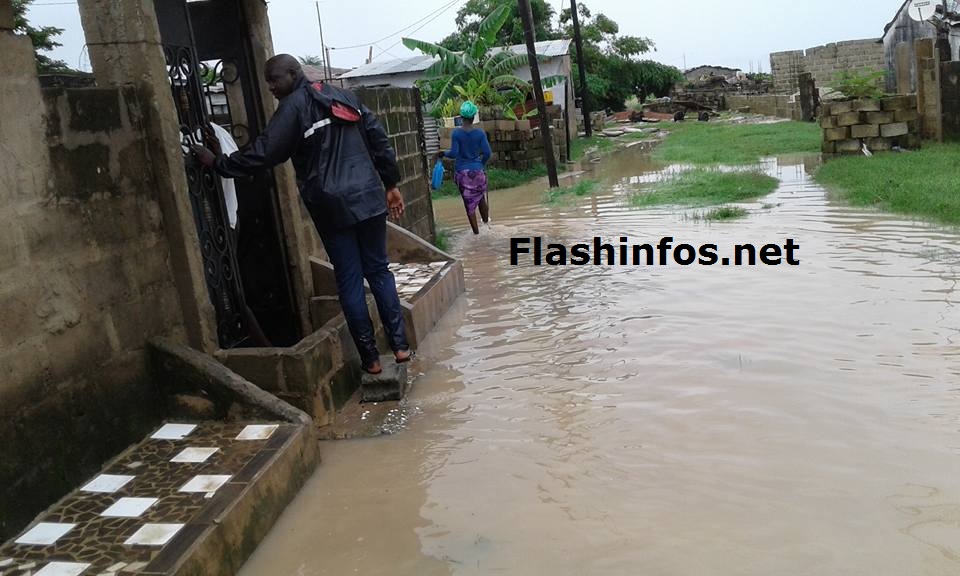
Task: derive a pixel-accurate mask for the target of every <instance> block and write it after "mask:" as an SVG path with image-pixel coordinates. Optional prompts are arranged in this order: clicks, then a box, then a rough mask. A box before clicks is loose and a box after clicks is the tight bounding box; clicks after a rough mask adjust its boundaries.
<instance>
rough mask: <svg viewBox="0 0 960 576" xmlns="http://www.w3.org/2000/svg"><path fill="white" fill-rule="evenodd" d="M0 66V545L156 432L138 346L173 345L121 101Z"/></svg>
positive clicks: (163, 262)
mask: <svg viewBox="0 0 960 576" xmlns="http://www.w3.org/2000/svg"><path fill="white" fill-rule="evenodd" d="M0 53H2V54H3V55H4V57H3V58H2V59H0V77H2V78H3V82H0V142H2V144H3V154H2V156H0V439H2V442H0V540H2V539H5V538H6V537H8V536H10V535H11V534H12V533H13V532H15V531H17V530H18V529H20V528H22V527H23V526H24V525H25V524H26V523H27V522H29V521H30V520H31V519H32V518H33V516H34V515H35V514H36V513H37V512H39V511H40V510H42V509H43V508H45V507H46V506H48V505H49V504H50V503H52V502H53V501H55V500H56V499H57V498H59V497H61V496H62V495H63V494H65V493H66V492H68V491H69V490H71V489H73V488H75V487H76V486H77V485H78V483H79V482H81V481H82V480H83V479H85V478H87V477H89V476H90V475H91V474H93V473H94V472H95V471H96V470H98V469H99V467H100V466H101V464H102V463H103V462H104V461H105V460H106V459H108V458H110V457H112V456H114V455H115V454H116V453H117V452H119V451H120V450H121V449H123V448H125V447H126V446H128V445H129V444H130V443H131V442H133V441H136V440H139V439H140V438H142V437H143V435H144V434H145V433H146V431H147V430H149V429H150V427H152V426H154V425H155V424H156V422H157V421H159V419H160V417H161V414H160V413H159V410H160V408H159V407H160V406H161V402H159V401H158V398H157V392H156V389H155V387H154V385H153V383H152V382H151V381H150V379H149V377H148V373H147V355H146V352H145V342H146V340H147V338H149V337H152V336H156V335H168V336H173V337H175V338H178V339H180V340H184V339H185V338H186V336H185V334H184V328H183V323H184V322H183V319H182V313H181V307H180V304H179V300H178V294H177V291H176V289H175V287H174V283H173V280H172V278H173V275H172V273H171V268H170V265H169V264H170V254H169V250H168V248H167V244H166V239H165V235H164V232H163V222H162V219H161V212H160V207H159V205H158V202H157V198H156V197H155V196H156V187H155V185H154V184H153V182H152V181H151V178H152V176H151V170H150V163H149V162H148V160H147V158H146V155H145V143H144V141H143V139H142V136H141V132H140V131H139V129H138V124H139V122H140V119H141V113H142V112H143V110H141V108H140V106H139V105H138V103H137V98H136V95H135V94H134V93H133V92H131V91H122V90H120V89H114V88H90V89H67V90H62V89H61V90H53V91H49V92H42V91H41V89H40V86H39V83H38V81H37V78H36V76H35V66H34V61H33V50H32V46H31V44H30V40H29V39H27V38H24V37H19V36H15V35H13V34H11V33H9V32H4V31H0Z"/></svg>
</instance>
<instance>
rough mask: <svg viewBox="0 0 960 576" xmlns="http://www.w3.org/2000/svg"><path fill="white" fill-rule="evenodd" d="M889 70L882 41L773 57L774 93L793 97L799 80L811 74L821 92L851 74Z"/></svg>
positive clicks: (832, 45) (843, 44) (771, 55)
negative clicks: (841, 77) (838, 79)
mask: <svg viewBox="0 0 960 576" xmlns="http://www.w3.org/2000/svg"><path fill="white" fill-rule="evenodd" d="M885 68H886V60H885V59H884V48H883V43H882V42H881V41H880V40H878V39H867V40H848V41H845V42H836V43H833V44H826V45H824V46H816V47H814V48H808V49H807V50H806V51H802V50H792V51H788V52H775V53H773V54H770V70H771V72H772V73H773V86H774V91H775V92H777V93H780V94H793V93H795V92H797V91H798V90H799V82H798V76H799V75H800V74H801V73H803V72H809V73H811V74H812V75H813V79H814V81H815V82H816V84H817V87H818V88H823V87H826V86H832V85H833V84H834V82H835V79H836V76H837V74H838V73H840V72H844V71H847V70H850V71H859V72H867V71H873V70H883V69H885Z"/></svg>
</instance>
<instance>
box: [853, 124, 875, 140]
mask: <svg viewBox="0 0 960 576" xmlns="http://www.w3.org/2000/svg"><path fill="white" fill-rule="evenodd" d="M879 135H880V126H878V125H876V124H857V125H856V126H851V127H850V136H851V137H852V138H876V137H877V136H879Z"/></svg>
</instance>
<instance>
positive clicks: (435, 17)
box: [377, 0, 460, 56]
mask: <svg viewBox="0 0 960 576" xmlns="http://www.w3.org/2000/svg"><path fill="white" fill-rule="evenodd" d="M459 1H460V0H456V1H455V2H452V3H450V4H448V5H447V7H446V8H444V9H443V10H442V11H441V12H440V13H439V14H437V15H436V16H434V17H433V18H431V19H430V20H428V21H426V22H424V23H423V25H421V26H420V27H419V28H417V29H416V30H411V31H410V33H411V34H414V33H416V32H418V31H419V30H422V29H423V28H424V27H426V25H427V24H429V23H431V22H433V21H434V20H436V19H437V18H439V17H440V16H441V15H443V13H444V12H446V11H447V10H449V9H450V8H452V7H453V5H454V4H456V3H457V2H459ZM401 42H403V38H401V39H399V40H397V41H396V42H394V43H393V44H391V45H389V46H387V47H386V48H380V47H379V46H377V48H380V50H381V54H383V53H387V54H389V53H390V52H389V50H390V49H391V48H393V47H395V46H397V45H398V44H400V43H401ZM378 56H379V54H378Z"/></svg>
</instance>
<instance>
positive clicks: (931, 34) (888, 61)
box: [883, 2, 960, 93]
mask: <svg viewBox="0 0 960 576" xmlns="http://www.w3.org/2000/svg"><path fill="white" fill-rule="evenodd" d="M906 6H907V3H906V2H905V3H904V4H903V6H901V8H900V11H899V12H897V15H896V17H895V18H894V19H893V21H891V22H890V24H888V25H887V28H886V30H885V31H884V34H883V53H884V68H885V69H886V70H887V78H886V88H887V91H888V92H898V87H902V88H903V91H902V92H903V93H912V92H915V91H916V89H917V74H916V69H915V68H913V67H912V66H911V67H909V68H908V67H906V66H904V67H903V68H902V69H903V72H904V73H909V75H910V76H909V78H905V79H902V82H903V84H902V85H901V79H900V78H899V72H898V70H897V46H898V45H899V44H906V46H907V48H906V50H907V52H908V56H906V58H907V61H908V62H913V60H914V58H915V53H914V50H913V46H914V41H915V40H920V39H923V38H930V39H933V40H934V41H936V38H937V31H936V28H934V27H933V26H932V25H931V24H930V23H929V22H919V21H917V20H914V19H913V18H911V17H910V15H909V14H908V13H907V11H906V10H905V7H906ZM950 59H951V60H958V59H960V29H951V31H950Z"/></svg>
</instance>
